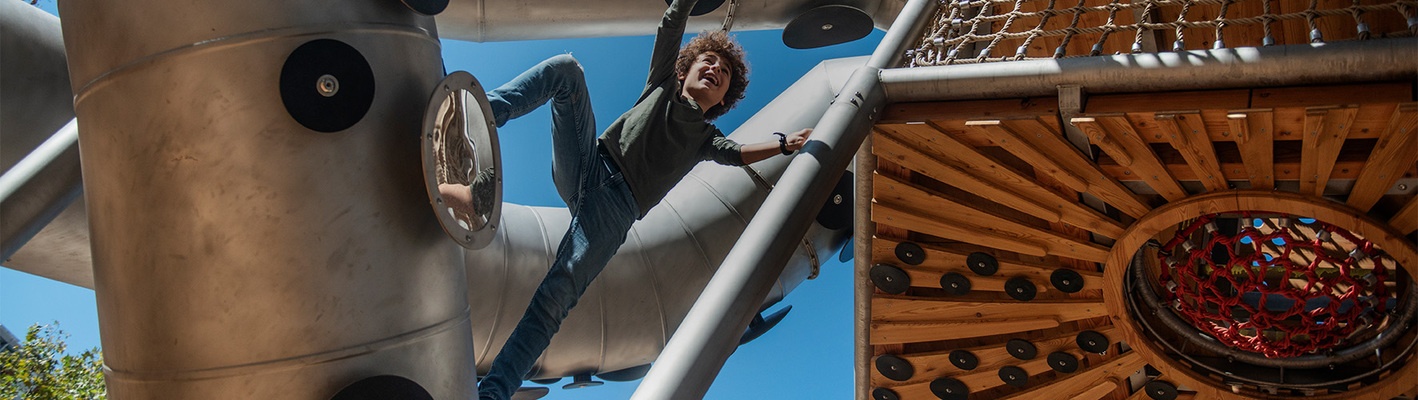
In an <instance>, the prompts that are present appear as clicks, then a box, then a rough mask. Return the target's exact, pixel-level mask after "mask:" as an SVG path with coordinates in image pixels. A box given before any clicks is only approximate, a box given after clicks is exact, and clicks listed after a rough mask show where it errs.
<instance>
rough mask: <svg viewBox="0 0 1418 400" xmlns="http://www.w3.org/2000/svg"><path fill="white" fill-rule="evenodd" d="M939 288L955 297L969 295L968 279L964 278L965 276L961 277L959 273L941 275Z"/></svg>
mask: <svg viewBox="0 0 1418 400" xmlns="http://www.w3.org/2000/svg"><path fill="white" fill-rule="evenodd" d="M940 288H941V289H945V292H946V293H950V294H952V295H955V296H959V295H962V294H966V293H970V278H966V277H965V275H962V274H960V273H959V272H951V273H948V274H945V275H941V276H940Z"/></svg>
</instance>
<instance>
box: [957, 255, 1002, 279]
mask: <svg viewBox="0 0 1418 400" xmlns="http://www.w3.org/2000/svg"><path fill="white" fill-rule="evenodd" d="M965 266H967V267H970V270H971V271H974V272H975V273H976V274H980V276H990V275H994V274H995V273H996V272H999V260H995V256H992V255H989V254H987V253H978V252H976V253H970V255H968V256H965Z"/></svg>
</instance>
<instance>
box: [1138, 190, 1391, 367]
mask: <svg viewBox="0 0 1418 400" xmlns="http://www.w3.org/2000/svg"><path fill="white" fill-rule="evenodd" d="M1221 218H1228V219H1229V218H1237V216H1236V215H1234V214H1233V215H1228V216H1225V217H1222V216H1221V215H1219V214H1212V215H1207V216H1203V217H1201V218H1198V219H1196V220H1194V221H1192V222H1191V223H1190V224H1187V225H1185V226H1183V227H1182V228H1181V229H1179V230H1178V231H1177V232H1176V234H1175V235H1174V236H1173V237H1172V239H1171V240H1169V241H1167V242H1166V243H1165V244H1163V245H1162V247H1161V250H1160V251H1159V252H1158V260H1159V261H1160V262H1161V263H1160V265H1161V266H1162V267H1163V268H1162V269H1161V271H1159V274H1158V275H1159V283H1161V284H1162V286H1163V287H1165V288H1166V289H1167V290H1166V291H1165V292H1167V293H1168V294H1167V295H1166V297H1167V299H1168V301H1170V302H1171V304H1172V307H1173V308H1174V309H1175V310H1176V312H1177V314H1178V315H1180V316H1181V317H1182V318H1183V319H1185V320H1187V321H1189V322H1190V323H1191V324H1192V325H1193V326H1195V327H1196V328H1197V329H1200V330H1201V331H1202V332H1206V333H1208V334H1210V335H1212V336H1213V337H1215V338H1216V339H1217V340H1219V341H1221V342H1222V343H1225V344H1226V345H1228V346H1231V347H1233V348H1236V349H1239V350H1243V351H1249V352H1254V353H1260V354H1263V355H1265V356H1266V357H1271V358H1288V357H1294V356H1299V355H1303V354H1309V353H1314V352H1316V351H1317V350H1320V349H1325V348H1330V347H1335V346H1337V345H1340V344H1341V342H1343V341H1344V340H1345V339H1346V338H1349V337H1357V336H1360V334H1361V333H1362V332H1363V331H1370V330H1372V329H1369V328H1371V327H1372V325H1374V321H1375V316H1377V315H1382V314H1383V313H1384V312H1385V311H1386V308H1387V307H1389V304H1388V299H1389V298H1390V297H1391V294H1390V290H1389V289H1388V288H1387V286H1385V282H1388V281H1390V279H1389V267H1388V266H1386V265H1385V263H1386V262H1387V263H1388V264H1394V263H1393V262H1392V260H1391V259H1389V260H1386V259H1385V258H1384V257H1375V256H1371V255H1376V254H1379V253H1380V252H1381V251H1380V250H1379V249H1377V248H1376V247H1375V246H1374V244H1373V243H1371V242H1369V241H1368V240H1365V239H1364V238H1361V237H1358V236H1357V235H1355V234H1353V233H1351V232H1349V231H1348V230H1345V229H1343V228H1340V227H1337V226H1334V225H1331V224H1328V223H1325V222H1322V221H1315V220H1313V219H1308V218H1294V217H1291V216H1285V215H1282V216H1274V215H1269V216H1266V217H1253V216H1252V215H1251V214H1250V213H1241V214H1240V215H1239V218H1237V219H1236V221H1237V222H1238V223H1237V225H1239V229H1238V230H1236V234H1234V235H1227V234H1224V233H1222V232H1220V229H1218V227H1217V222H1218V220H1219V219H1221ZM1222 222H1228V223H1229V222H1230V221H1227V220H1222ZM1198 244H1200V245H1198ZM1395 267H1396V266H1395Z"/></svg>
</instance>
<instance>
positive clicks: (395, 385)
mask: <svg viewBox="0 0 1418 400" xmlns="http://www.w3.org/2000/svg"><path fill="white" fill-rule="evenodd" d="M377 399H378V400H382V399H409V400H433V395H430V394H428V391H427V390H424V388H423V386H420V385H419V384H418V383H417V382H414V381H411V380H409V379H408V378H404V377H401V376H394V375H379V376H371V377H368V378H364V379H360V380H358V381H356V382H355V383H351V384H350V385H349V386H345V388H344V389H340V391H339V392H337V393H335V396H334V397H331V398H330V400H377Z"/></svg>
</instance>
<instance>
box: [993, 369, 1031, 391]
mask: <svg viewBox="0 0 1418 400" xmlns="http://www.w3.org/2000/svg"><path fill="white" fill-rule="evenodd" d="M999 380H1001V381H1004V383H1006V384H1009V386H1014V387H1025V386H1029V373H1028V372H1025V371H1024V368H1019V367H1016V366H1013V365H1010V366H1006V367H1004V368H1000V369H999Z"/></svg>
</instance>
